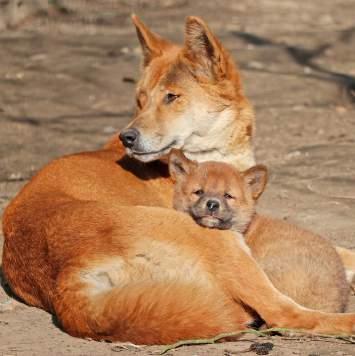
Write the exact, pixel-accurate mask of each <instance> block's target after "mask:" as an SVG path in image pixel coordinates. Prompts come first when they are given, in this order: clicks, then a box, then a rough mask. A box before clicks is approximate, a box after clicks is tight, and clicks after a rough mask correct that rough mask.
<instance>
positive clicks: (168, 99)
mask: <svg viewBox="0 0 355 356" xmlns="http://www.w3.org/2000/svg"><path fill="white" fill-rule="evenodd" d="M179 96H180V95H177V94H174V93H167V94H166V95H165V96H164V103H165V104H171V103H172V102H173V101H175V100H176V99H177V98H178V97H179Z"/></svg>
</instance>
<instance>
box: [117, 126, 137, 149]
mask: <svg viewBox="0 0 355 356" xmlns="http://www.w3.org/2000/svg"><path fill="white" fill-rule="evenodd" d="M119 137H120V140H121V141H122V143H123V145H124V146H125V147H127V148H132V147H133V146H134V144H135V143H136V142H137V140H138V137H139V131H138V130H137V129H135V128H130V129H126V130H123V131H121V133H120V136H119Z"/></svg>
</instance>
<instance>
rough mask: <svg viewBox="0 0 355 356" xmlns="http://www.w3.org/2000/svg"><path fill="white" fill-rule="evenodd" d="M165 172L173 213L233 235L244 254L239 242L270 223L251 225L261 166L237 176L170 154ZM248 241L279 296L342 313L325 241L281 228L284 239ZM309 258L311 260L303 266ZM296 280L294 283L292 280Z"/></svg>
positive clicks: (342, 289)
mask: <svg viewBox="0 0 355 356" xmlns="http://www.w3.org/2000/svg"><path fill="white" fill-rule="evenodd" d="M169 171H170V174H171V176H172V177H173V179H174V180H175V191H174V204H173V205H174V208H175V209H177V210H180V211H183V212H187V213H188V214H190V215H191V216H192V218H193V219H194V220H195V221H196V222H197V223H198V224H199V225H202V226H205V227H209V228H217V229H230V230H232V231H234V232H235V233H236V237H237V238H238V239H239V241H240V242H241V246H245V249H246V250H247V251H249V252H250V249H249V248H248V247H247V245H246V244H245V241H244V238H243V236H242V235H246V234H247V230H248V229H249V227H250V226H251V225H253V229H263V228H269V229H270V228H272V225H273V224H274V222H273V221H272V220H270V221H269V224H267V225H265V226H263V225H262V224H260V223H261V221H258V220H257V219H255V214H256V212H255V205H256V202H257V199H258V198H259V197H260V195H261V194H262V192H263V191H264V188H265V185H266V182H267V169H266V167H265V166H262V165H257V166H254V167H252V168H249V169H248V170H246V171H245V172H242V173H240V172H239V171H238V170H237V169H235V168H234V167H232V166H231V165H228V164H225V163H221V162H203V163H197V162H196V161H191V160H189V159H187V158H186V157H185V156H184V154H183V153H182V152H181V151H177V150H173V151H172V152H171V153H170V157H169ZM254 240H255V241H254V242H253V246H254V247H256V248H257V249H256V251H257V253H255V257H256V259H257V261H258V262H259V263H260V264H261V265H262V266H263V268H264V270H265V271H266V272H267V274H268V276H269V278H270V279H271V280H272V282H273V283H274V285H275V286H276V287H277V288H278V289H279V290H280V291H282V292H283V293H285V294H287V295H288V296H289V297H291V298H292V299H294V300H295V301H296V302H297V303H300V304H301V305H304V306H306V307H309V308H312V309H319V310H324V311H328V312H344V310H345V307H346V305H347V302H348V298H349V286H348V284H347V281H346V276H345V270H344V268H343V265H342V263H341V260H340V258H339V256H338V255H337V253H336V252H335V249H334V248H333V247H332V246H331V245H330V244H329V243H328V242H327V241H326V240H325V239H323V238H321V237H318V236H315V235H309V234H308V235H305V234H304V233H302V232H301V231H300V230H292V229H289V228H287V229H286V234H285V233H284V234H282V235H278V234H275V235H272V236H270V235H267V236H264V237H263V238H259V237H258V235H256V237H255V239H254ZM249 242H250V243H252V241H249ZM256 244H257V245H256ZM295 246H297V249H295V248H294V247H295ZM254 250H255V248H254V249H253V251H254ZM270 250H272V254H270ZM311 254H313V255H314V256H316V258H313V259H311V260H308V256H310V255H311ZM285 255H286V259H285V258H284V256H285ZM276 266H277V267H278V268H280V269H281V271H279V270H278V269H277V268H276ZM325 266H326V267H325ZM301 270H303V272H302V273H300V271H301ZM275 271H276V272H275ZM296 274H297V279H295V278H292V277H293V276H295V277H296Z"/></svg>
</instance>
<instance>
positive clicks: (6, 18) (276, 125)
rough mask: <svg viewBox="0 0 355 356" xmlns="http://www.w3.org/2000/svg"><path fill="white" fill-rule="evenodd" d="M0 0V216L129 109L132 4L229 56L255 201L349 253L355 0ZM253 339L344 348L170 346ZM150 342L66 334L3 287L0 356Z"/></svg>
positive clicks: (135, 64)
mask: <svg viewBox="0 0 355 356" xmlns="http://www.w3.org/2000/svg"><path fill="white" fill-rule="evenodd" d="M6 3H7V1H4V0H0V29H2V31H0V214H1V212H2V211H3V209H4V207H5V206H6V205H7V204H8V202H9V201H10V200H11V199H12V198H13V197H14V196H15V194H16V193H17V192H18V191H19V189H20V188H21V187H22V186H23V185H24V184H25V183H26V182H27V181H28V180H29V178H30V177H31V176H32V175H33V174H34V172H36V171H37V170H38V169H40V168H41V167H42V166H43V165H44V164H46V163H47V162H49V161H50V160H52V159H53V158H55V157H58V156H61V155H64V154H69V153H72V152H78V151H85V150H93V149H96V148H98V147H101V146H102V145H103V143H104V142H105V141H106V140H107V139H108V138H109V137H110V136H111V135H112V134H114V133H115V132H117V131H118V130H119V129H120V128H122V127H123V126H124V125H125V124H126V123H127V122H128V121H129V120H130V119H131V117H132V112H133V104H134V100H133V93H134V82H135V80H136V79H137V78H138V76H139V70H138V68H139V61H140V58H139V48H138V42H137V40H136V37H135V32H134V29H133V26H132V25H131V22H130V18H129V14H130V13H131V12H133V11H134V12H136V13H137V14H138V15H140V16H142V18H143V19H144V20H145V21H146V22H147V23H148V24H149V25H151V26H152V27H153V28H154V29H155V30H156V31H157V32H160V33H161V34H163V35H165V36H168V37H169V38H171V39H173V40H178V41H181V40H182V34H183V22H184V18H185V16H186V15H199V16H201V17H203V18H204V19H205V20H207V21H208V23H209V25H210V27H211V28H212V29H213V30H214V31H215V32H216V33H217V34H218V35H219V36H220V38H221V40H222V41H223V43H224V44H225V45H226V46H227V47H228V48H229V49H230V50H231V52H232V53H233V56H234V58H235V59H236V61H237V62H238V63H239V65H240V68H241V70H242V73H243V78H244V83H245V89H246V92H247V94H248V96H249V98H250V99H251V101H252V103H253V104H254V106H255V110H256V115H257V136H256V140H255V147H256V153H257V159H258V161H259V162H262V163H265V164H266V165H267V166H268V167H269V168H270V171H271V180H270V184H269V187H268V189H267V192H266V193H265V196H264V197H263V198H262V201H261V204H260V209H259V210H260V211H261V212H263V213H267V214H270V215H273V216H275V217H279V218H282V219H287V220H289V221H292V222H295V223H297V224H299V225H301V226H304V227H306V228H308V229H311V230H313V231H315V232H318V233H320V234H322V235H324V236H325V237H326V238H329V239H330V240H331V241H333V242H334V243H337V244H339V245H341V246H344V247H348V248H352V249H355V21H354V19H355V17H354V15H355V1H354V0H313V1H306V0H299V1H296V0H283V1H278V0H255V1H250V0H249V1H248V0H238V1H227V0H225V1H218V6H217V5H216V3H217V2H215V1H212V0H196V1H192V0H190V1H189V0H150V1H149V0H132V1H129V0H117V1H109V0H102V1H100V2H98V1H96V2H95V1H84V0H82V1H81V0H75V1H64V0H63V1H60V2H59V1H56V2H55V1H52V2H51V3H52V4H59V5H60V6H57V7H56V8H55V9H53V6H52V7H51V8H48V6H47V7H45V6H44V7H43V3H46V2H43V1H37V2H36V1H32V2H31V1H29V0H28V1H27V2H26V1H22V2H20V4H17V5H18V6H19V8H20V7H21V9H19V13H17V15H18V16H17V17H16V16H15V17H13V14H12V15H11V14H10V12H9V11H10V10H9V9H5V6H6ZM98 3H100V5H97V4H98ZM26 6H28V7H27V8H26ZM36 6H37V7H36ZM29 9H30V10H29ZM38 9H39V10H40V11H37V10H38ZM21 11H22V12H21ZM27 13H30V14H31V15H32V16H31V17H30V18H26V16H25V15H26V14H27ZM48 14H49V15H50V16H49V17H48V16H47V15H48ZM11 16H12V17H11ZM34 214H35V212H34ZM1 245H2V235H1V233H0V249H1ZM285 253H292V251H285ZM349 310H353V311H355V297H354V296H353V297H352V300H351V305H350V307H349ZM253 342H259V343H261V342H271V343H273V345H274V347H273V349H272V350H271V351H270V355H309V356H310V355H322V356H323V355H355V345H351V344H347V343H345V342H344V341H342V340H328V339H327V340H324V339H319V338H313V339H305V338H299V339H290V338H281V337H278V336H276V337H275V336H274V337H271V338H258V339H256V338H255V337H250V336H246V337H244V338H243V341H239V342H233V343H223V344H216V345H206V346H190V347H183V348H181V349H178V350H176V351H170V352H169V354H170V355H233V354H239V353H243V354H246V355H253V354H254V355H255V354H256V351H255V350H254V351H251V349H250V345H251V344H252V343H253ZM252 348H253V347H252ZM161 350H162V348H161V347H143V348H139V349H136V348H134V347H132V346H131V347H128V348H126V346H124V347H120V346H119V345H115V344H109V343H98V342H93V341H87V340H79V339H75V338H72V337H70V336H68V335H66V334H65V333H63V332H62V331H61V330H60V329H59V328H58V327H56V326H55V324H54V323H53V320H52V317H51V316H50V315H49V314H47V313H45V312H43V311H41V310H39V309H36V308H30V307H28V306H25V305H23V304H20V303H15V302H13V301H12V300H11V299H10V298H9V297H8V296H7V295H6V293H5V292H4V291H3V290H2V289H1V290H0V355H26V356H27V355H116V354H117V352H120V354H121V355H134V354H137V355H139V354H140V355H149V354H154V353H156V352H159V351H161ZM259 354H260V352H259Z"/></svg>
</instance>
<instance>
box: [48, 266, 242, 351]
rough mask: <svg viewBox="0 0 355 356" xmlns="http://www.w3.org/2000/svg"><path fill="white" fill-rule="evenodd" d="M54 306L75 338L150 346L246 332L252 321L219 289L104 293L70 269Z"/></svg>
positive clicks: (150, 286) (161, 287) (135, 287)
mask: <svg viewBox="0 0 355 356" xmlns="http://www.w3.org/2000/svg"><path fill="white" fill-rule="evenodd" d="M54 307H55V312H56V315H57V317H58V320H59V321H60V323H61V325H62V327H63V329H64V330H65V331H66V332H68V333H69V334H71V335H73V336H77V337H88V338H92V339H95V340H109V341H129V342H133V343H136V344H146V345H148V344H169V343H173V342H176V341H178V340H184V339H191V338H202V337H211V336H214V335H217V334H220V333H222V332H232V331H236V330H240V329H243V328H245V326H244V325H245V322H246V321H247V318H248V315H247V314H246V313H245V312H243V310H242V309H241V307H240V306H239V305H237V304H236V303H235V302H233V301H231V300H227V299H226V298H225V296H224V295H223V294H222V293H220V292H215V291H214V290H207V291H206V290H205V289H203V290H202V288H200V287H198V286H193V285H188V284H179V283H178V282H177V283H170V284H167V283H164V282H156V281H146V282H141V283H137V284H128V285H125V286H122V287H119V286H110V288H109V289H107V290H104V291H99V290H97V289H95V288H92V285H90V283H87V282H85V281H83V280H82V278H80V272H75V273H70V272H69V271H68V270H66V271H65V270H64V271H62V272H61V275H60V276H59V278H58V283H57V294H56V297H55V302H54ZM238 308H239V310H238Z"/></svg>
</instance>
